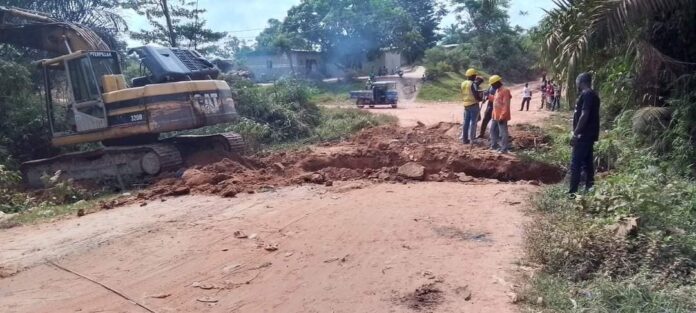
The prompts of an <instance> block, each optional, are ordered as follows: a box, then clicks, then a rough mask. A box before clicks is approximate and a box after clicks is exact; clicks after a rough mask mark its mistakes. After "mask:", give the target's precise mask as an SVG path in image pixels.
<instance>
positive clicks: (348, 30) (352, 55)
mask: <svg viewBox="0 0 696 313" xmlns="http://www.w3.org/2000/svg"><path fill="white" fill-rule="evenodd" d="M444 13H445V12H444V10H443V9H442V7H440V6H439V5H438V4H437V1H435V0H425V1H409V0H303V1H302V2H301V3H300V4H298V5H296V6H293V7H292V8H291V9H290V10H289V11H288V16H287V17H286V18H285V19H284V20H283V21H282V22H281V21H279V20H270V21H269V25H268V27H267V28H266V29H265V30H264V31H263V32H262V33H261V34H260V35H259V36H258V37H257V49H258V50H260V51H279V50H280V51H282V50H287V49H289V48H290V49H313V50H318V51H321V52H323V53H324V55H325V56H326V58H327V60H328V61H329V62H333V63H337V64H342V65H344V66H349V65H350V64H352V63H354V62H359V61H360V60H362V59H363V58H364V57H365V56H367V57H368V58H371V57H375V56H376V55H377V54H378V53H379V51H380V50H383V49H394V50H399V51H402V52H404V54H405V55H406V56H407V57H409V58H411V59H415V58H417V57H419V56H421V55H422V54H423V52H424V51H425V50H426V49H427V48H428V47H431V46H433V45H434V44H435V43H436V42H437V40H438V39H439V35H438V34H437V27H438V25H439V22H440V20H441V18H442V16H443V15H444Z"/></svg>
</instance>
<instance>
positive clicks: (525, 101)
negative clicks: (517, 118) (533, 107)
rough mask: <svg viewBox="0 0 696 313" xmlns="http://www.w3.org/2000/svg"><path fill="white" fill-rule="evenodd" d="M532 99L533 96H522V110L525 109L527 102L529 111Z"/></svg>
mask: <svg viewBox="0 0 696 313" xmlns="http://www.w3.org/2000/svg"><path fill="white" fill-rule="evenodd" d="M531 101H532V98H522V107H521V108H520V111H522V110H524V104H525V103H526V104H527V111H529V102H531Z"/></svg>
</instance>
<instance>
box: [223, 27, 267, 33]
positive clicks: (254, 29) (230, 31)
mask: <svg viewBox="0 0 696 313" xmlns="http://www.w3.org/2000/svg"><path fill="white" fill-rule="evenodd" d="M264 29H265V28H249V29H239V30H227V31H226V32H228V33H243V32H252V31H257V30H264Z"/></svg>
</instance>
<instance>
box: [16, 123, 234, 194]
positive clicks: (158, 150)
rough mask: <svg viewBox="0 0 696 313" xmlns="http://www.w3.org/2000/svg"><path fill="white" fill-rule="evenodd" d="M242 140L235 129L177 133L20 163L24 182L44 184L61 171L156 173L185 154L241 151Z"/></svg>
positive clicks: (69, 174) (88, 175)
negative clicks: (154, 140) (140, 142)
mask: <svg viewBox="0 0 696 313" xmlns="http://www.w3.org/2000/svg"><path fill="white" fill-rule="evenodd" d="M244 147H245V145H244V140H243V139H242V137H241V136H240V135H238V134H235V133H223V134H214V135H204V136H177V137H172V138H167V139H164V140H161V141H158V142H157V143H154V144H148V145H138V146H122V147H105V148H102V149H97V150H92V151H87V152H76V153H66V154H62V155H59V156H56V157H53V158H48V159H41V160H34V161H29V162H25V163H23V164H22V168H21V169H22V174H23V178H24V181H25V183H26V184H27V185H29V186H32V187H43V186H44V185H45V182H44V177H46V176H53V175H54V174H55V173H56V172H58V171H61V177H63V178H71V179H73V180H76V181H80V180H92V181H94V180H101V179H105V178H107V179H108V178H116V179H118V181H119V182H122V178H123V177H138V176H148V175H157V174H159V173H162V172H165V171H170V170H176V169H178V168H180V167H181V166H183V165H185V164H186V162H185V161H186V157H187V156H189V155H192V154H194V153H201V152H203V153H206V152H208V151H218V152H224V153H226V154H228V155H239V154H242V153H243V151H244Z"/></svg>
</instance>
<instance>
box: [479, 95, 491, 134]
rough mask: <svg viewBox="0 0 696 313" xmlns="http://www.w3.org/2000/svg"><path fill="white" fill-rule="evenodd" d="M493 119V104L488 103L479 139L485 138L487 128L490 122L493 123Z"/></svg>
mask: <svg viewBox="0 0 696 313" xmlns="http://www.w3.org/2000/svg"><path fill="white" fill-rule="evenodd" d="M492 117H493V104H492V103H491V102H490V101H488V106H486V111H485V112H484V113H483V120H482V121H481V134H480V135H479V138H483V136H484V135H485V134H486V128H488V122H490V121H491V118H492Z"/></svg>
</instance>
